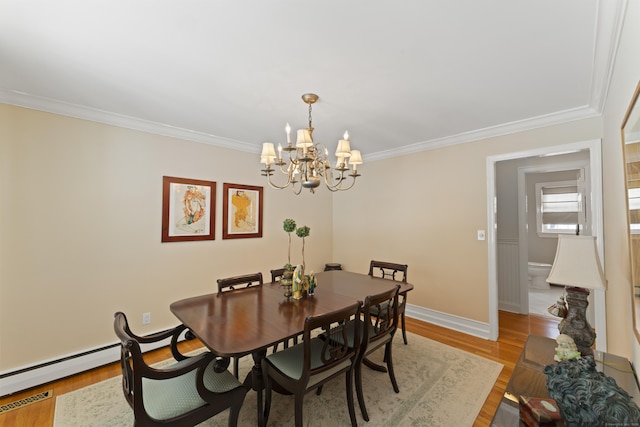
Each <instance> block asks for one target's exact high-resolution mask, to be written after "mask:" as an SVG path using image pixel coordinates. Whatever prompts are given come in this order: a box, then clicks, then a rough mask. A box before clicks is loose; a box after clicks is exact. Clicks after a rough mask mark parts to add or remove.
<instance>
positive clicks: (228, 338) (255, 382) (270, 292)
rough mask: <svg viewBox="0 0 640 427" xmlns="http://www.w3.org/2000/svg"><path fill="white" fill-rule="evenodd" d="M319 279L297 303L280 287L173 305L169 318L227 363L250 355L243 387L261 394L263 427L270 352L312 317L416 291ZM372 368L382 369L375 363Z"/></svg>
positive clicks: (330, 275)
mask: <svg viewBox="0 0 640 427" xmlns="http://www.w3.org/2000/svg"><path fill="white" fill-rule="evenodd" d="M315 277H316V281H317V287H316V289H315V292H314V294H313V295H306V294H305V295H304V296H303V298H301V299H297V300H296V299H294V298H292V297H289V298H287V297H285V296H284V289H283V288H282V287H281V286H279V283H278V282H272V283H265V284H264V285H262V286H250V287H247V288H241V289H236V290H234V291H230V292H219V293H211V294H206V295H200V296H195V297H191V298H186V299H182V300H180V301H176V302H174V303H172V304H171V305H170V310H171V312H172V313H173V314H174V315H175V316H176V317H177V318H178V319H179V320H180V321H181V322H182V323H183V324H184V325H185V326H186V327H187V328H189V329H190V330H191V332H192V333H193V334H194V335H195V336H196V337H197V338H198V339H199V340H200V341H202V343H203V344H204V345H205V346H206V347H207V348H208V349H209V350H210V351H211V352H213V353H214V354H216V355H218V356H220V357H229V358H231V357H242V356H245V355H248V354H251V355H252V358H253V362H254V365H253V367H252V369H251V372H249V373H248V374H247V376H246V378H245V379H244V384H245V385H247V386H249V387H251V388H252V389H253V390H254V391H256V393H257V411H258V414H257V418H258V425H259V426H260V427H262V426H264V424H265V420H264V412H263V403H262V400H263V396H262V391H263V389H264V380H263V377H262V368H261V361H262V359H263V358H264V357H265V356H266V354H267V349H269V348H270V347H273V346H274V345H276V344H278V343H281V342H285V341H287V340H288V339H291V338H293V337H296V336H298V335H299V334H301V333H302V332H303V331H304V323H305V319H306V318H307V317H309V316H318V315H321V314H326V313H330V312H333V311H336V310H339V309H342V308H344V307H346V306H348V305H351V304H353V303H355V302H356V301H364V300H365V298H366V297H367V296H368V295H375V294H379V293H381V292H384V291H388V290H390V289H391V288H393V287H395V286H398V285H400V289H399V291H398V292H399V293H400V294H405V295H406V293H407V292H409V291H411V290H412V289H413V285H412V284H410V283H403V282H396V281H392V280H389V279H383V278H379V277H372V276H369V275H367V274H359V273H354V272H349V271H344V270H331V271H324V272H321V273H316V274H315ZM368 366H371V367H372V368H375V369H380V368H381V369H384V368H383V367H380V366H377V365H375V364H373V363H368Z"/></svg>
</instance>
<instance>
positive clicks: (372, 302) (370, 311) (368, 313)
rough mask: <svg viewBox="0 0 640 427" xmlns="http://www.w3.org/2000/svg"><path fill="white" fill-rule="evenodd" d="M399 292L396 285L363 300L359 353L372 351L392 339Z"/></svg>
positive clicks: (396, 322) (396, 326)
mask: <svg viewBox="0 0 640 427" xmlns="http://www.w3.org/2000/svg"><path fill="white" fill-rule="evenodd" d="M399 290H400V285H396V286H394V287H393V289H391V290H389V291H384V292H381V293H379V294H376V295H369V296H367V297H366V298H365V300H364V306H363V308H362V309H363V311H364V319H363V322H364V327H363V328H362V330H363V332H362V334H363V336H362V348H361V349H360V351H361V353H363V354H366V353H368V352H370V351H373V350H375V349H376V348H378V347H380V345H382V344H385V343H386V342H388V341H390V340H391V339H393V335H394V334H395V332H396V330H397V329H398V291H399Z"/></svg>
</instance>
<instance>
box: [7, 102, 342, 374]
mask: <svg viewBox="0 0 640 427" xmlns="http://www.w3.org/2000/svg"><path fill="white" fill-rule="evenodd" d="M0 129H1V130H0V132H2V133H1V134H0V159H2V163H1V166H2V170H1V171H0V174H1V175H0V182H1V184H0V185H1V187H0V189H1V193H0V199H1V200H2V202H1V204H0V260H1V264H0V371H4V370H11V369H15V368H17V367H21V366H25V365H28V364H32V363H36V362H41V361H44V360H47V359H50V358H57V357H60V356H62V355H66V354H69V353H74V352H78V351H84V350H87V349H89V348H92V347H96V346H102V345H105V344H109V343H113V342H115V336H114V334H113V326H112V318H113V313H114V312H115V311H116V310H122V311H124V312H125V313H127V315H128V316H129V317H130V320H131V323H132V328H134V330H137V331H139V332H141V333H145V332H149V331H155V330H160V329H163V328H166V327H169V326H171V325H175V324H176V323H177V322H176V319H175V317H174V316H173V315H172V314H171V313H170V311H169V304H170V303H171V302H172V301H175V300H178V299H180V298H185V297H189V296H193V295H198V294H203V293H208V292H213V291H214V286H215V280H216V278H219V277H224V276H231V275H237V274H242V273H249V272H256V271H262V273H263V274H264V275H266V276H268V277H270V275H269V270H270V269H272V268H278V267H281V266H282V265H284V264H285V263H286V261H287V234H286V233H285V232H284V231H283V230H282V221H283V220H284V218H287V217H292V218H294V219H296V220H297V221H298V223H299V224H300V225H308V226H309V227H311V235H310V237H308V238H307V243H306V251H305V252H306V253H305V258H306V261H307V267H308V268H310V269H315V270H316V271H318V270H321V269H322V267H323V266H324V263H325V262H331V247H332V233H331V230H332V219H331V203H332V201H331V195H330V193H329V192H327V191H318V192H317V194H316V195H315V196H311V195H310V194H309V193H304V194H303V195H301V196H298V197H295V196H292V195H291V194H290V192H288V191H287V192H285V191H276V190H272V189H271V188H269V187H267V186H266V183H264V182H263V178H262V177H261V176H260V172H259V171H260V164H259V159H258V153H256V154H250V153H243V152H239V151H234V150H226V149H220V148H216V147H213V146H210V145H206V144H200V143H193V142H188V141H180V140H175V139H172V138H167V137H162V136H157V135H152V134H147V133H142V132H136V131H132V130H127V129H122V128H118V127H113V126H107V125H103V124H98V123H93V122H88V121H83V120H77V119H73V118H68V117H62V116H57V115H53V114H47V113H42V112H37V111H33V110H27V109H22V108H18V107H12V106H8V105H0ZM163 175H167V176H177V177H184V178H194V179H202V180H209V181H216V182H217V183H218V200H217V204H216V206H217V212H218V215H217V218H216V220H217V224H216V240H215V241H202V242H177V243H161V242H160V235H161V233H160V231H161V203H162V176H163ZM223 182H231V183H240V184H248V185H260V186H264V187H265V190H264V191H265V194H264V207H265V210H264V238H262V239H236V240H222V211H221V209H222V208H221V206H222V184H223ZM293 240H294V241H293V251H292V258H293V259H292V261H294V262H301V255H300V248H301V241H300V239H299V238H298V237H296V236H294V239H293ZM143 312H151V314H152V323H151V325H149V326H144V327H143V326H142V324H141V319H142V313H143Z"/></svg>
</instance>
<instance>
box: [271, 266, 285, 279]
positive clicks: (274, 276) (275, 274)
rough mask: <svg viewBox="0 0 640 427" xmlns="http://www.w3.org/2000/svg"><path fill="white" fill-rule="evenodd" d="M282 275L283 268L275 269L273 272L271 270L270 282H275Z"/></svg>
mask: <svg viewBox="0 0 640 427" xmlns="http://www.w3.org/2000/svg"><path fill="white" fill-rule="evenodd" d="M283 274H284V268H276V269H275V270H271V281H272V282H277V281H278V280H279V279H280V278H281V277H282V275H283Z"/></svg>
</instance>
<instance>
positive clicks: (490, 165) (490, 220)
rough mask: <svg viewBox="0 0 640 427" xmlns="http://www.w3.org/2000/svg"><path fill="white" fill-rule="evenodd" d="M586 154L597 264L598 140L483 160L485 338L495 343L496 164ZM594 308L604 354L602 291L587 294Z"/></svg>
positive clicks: (601, 253)
mask: <svg viewBox="0 0 640 427" xmlns="http://www.w3.org/2000/svg"><path fill="white" fill-rule="evenodd" d="M580 150H588V151H589V169H590V190H591V197H590V202H589V203H590V208H591V213H592V218H591V219H592V223H591V227H592V235H593V236H596V246H597V247H598V255H599V256H600V262H601V263H602V265H605V264H604V236H603V231H604V222H603V207H602V140H601V139H592V140H588V141H580V142H574V143H568V144H560V145H554V146H548V147H539V148H534V149H530V150H525V151H518V152H513V153H505V154H499V155H494V156H488V157H487V163H486V166H487V230H488V232H487V244H488V270H489V339H492V340H497V339H498V334H499V322H498V275H497V263H498V259H497V243H496V234H497V223H496V202H497V200H496V198H497V194H496V163H497V162H501V161H504V160H514V159H521V158H525V157H533V156H542V155H550V154H555V153H561V152H571V151H580ZM591 294H592V297H593V298H592V301H593V307H594V317H595V319H594V327H595V329H596V331H597V332H598V333H597V336H596V348H598V349H599V350H602V351H607V318H606V304H605V293H604V290H603V289H595V290H593V291H592V292H591Z"/></svg>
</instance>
